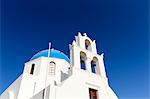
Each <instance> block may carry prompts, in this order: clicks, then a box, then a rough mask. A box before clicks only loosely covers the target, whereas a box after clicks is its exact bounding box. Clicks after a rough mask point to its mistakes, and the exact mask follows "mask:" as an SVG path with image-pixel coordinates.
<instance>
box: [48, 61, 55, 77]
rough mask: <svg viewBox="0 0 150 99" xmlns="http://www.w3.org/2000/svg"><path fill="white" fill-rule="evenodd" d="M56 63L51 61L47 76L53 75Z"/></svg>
mask: <svg viewBox="0 0 150 99" xmlns="http://www.w3.org/2000/svg"><path fill="white" fill-rule="evenodd" d="M55 68H56V63H55V62H54V61H51V62H50V64H49V75H55Z"/></svg>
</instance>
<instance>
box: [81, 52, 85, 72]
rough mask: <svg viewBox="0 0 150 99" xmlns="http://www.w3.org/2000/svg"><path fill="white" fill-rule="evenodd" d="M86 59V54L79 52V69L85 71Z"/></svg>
mask: <svg viewBox="0 0 150 99" xmlns="http://www.w3.org/2000/svg"><path fill="white" fill-rule="evenodd" d="M86 59H87V57H86V54H85V53H84V52H82V51H81V52H80V66H81V69H84V70H86V63H85V61H86Z"/></svg>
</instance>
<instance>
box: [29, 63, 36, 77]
mask: <svg viewBox="0 0 150 99" xmlns="http://www.w3.org/2000/svg"><path fill="white" fill-rule="evenodd" d="M34 67H35V64H32V66H31V70H30V74H32V75H33V72H34Z"/></svg>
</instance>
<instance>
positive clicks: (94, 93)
mask: <svg viewBox="0 0 150 99" xmlns="http://www.w3.org/2000/svg"><path fill="white" fill-rule="evenodd" d="M89 97H90V99H98V95H97V90H95V89H91V88H89Z"/></svg>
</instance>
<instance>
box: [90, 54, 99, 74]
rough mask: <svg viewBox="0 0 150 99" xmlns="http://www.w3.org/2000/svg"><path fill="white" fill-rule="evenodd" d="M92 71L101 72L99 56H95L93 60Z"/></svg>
mask: <svg viewBox="0 0 150 99" xmlns="http://www.w3.org/2000/svg"><path fill="white" fill-rule="evenodd" d="M91 71H92V73H96V74H99V63H98V59H97V57H93V60H92V61H91Z"/></svg>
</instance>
